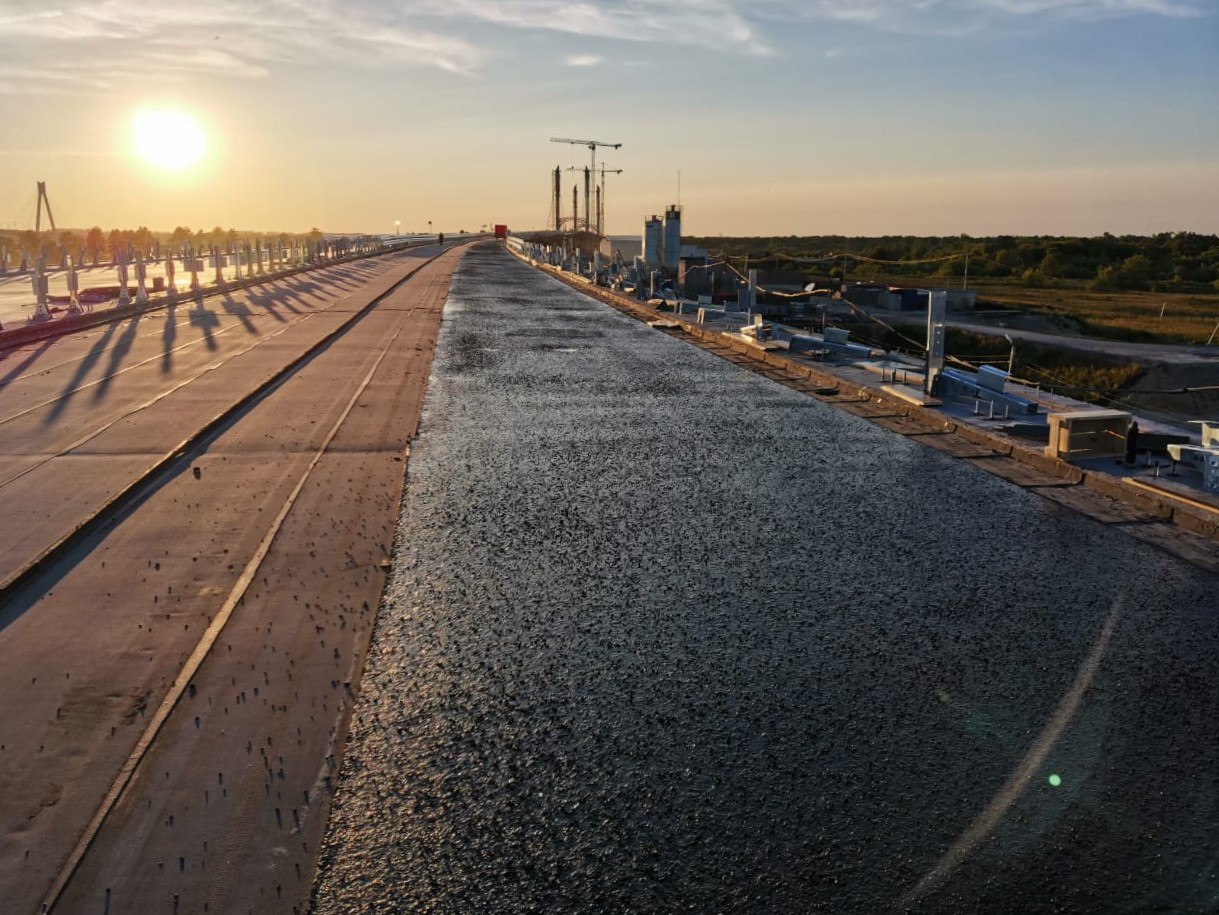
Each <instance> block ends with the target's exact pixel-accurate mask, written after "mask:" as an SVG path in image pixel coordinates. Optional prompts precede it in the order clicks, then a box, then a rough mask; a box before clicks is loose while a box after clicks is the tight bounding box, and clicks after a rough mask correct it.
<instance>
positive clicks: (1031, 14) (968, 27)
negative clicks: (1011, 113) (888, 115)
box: [764, 0, 1211, 34]
mask: <svg viewBox="0 0 1219 915" xmlns="http://www.w3.org/2000/svg"><path fill="white" fill-rule="evenodd" d="M764 2H765V0H764ZM766 5H767V6H768V7H769V9H768V12H769V13H770V14H771V15H775V14H778V15H781V16H788V17H789V16H797V17H799V18H803V19H819V20H829V21H833V22H840V23H847V24H854V25H860V26H867V27H871V28H876V29H883V30H886V31H911V32H939V33H948V34H951V33H962V32H973V31H979V30H983V29H986V28H988V27H1001V26H1003V25H1004V24H1010V23H1011V22H1013V21H1019V20H1031V19H1034V18H1036V19H1039V20H1042V21H1071V20H1076V21H1098V20H1102V19H1114V18H1118V17H1125V16H1138V15H1145V16H1167V17H1172V18H1190V17H1198V16H1205V15H1208V14H1209V13H1210V12H1211V11H1210V10H1208V9H1207V8H1206V7H1204V6H1203V5H1202V2H1201V0H806V2H804V3H799V4H796V3H792V2H790V0H773V2H770V3H767V4H766Z"/></svg>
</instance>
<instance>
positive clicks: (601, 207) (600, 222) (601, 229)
mask: <svg viewBox="0 0 1219 915" xmlns="http://www.w3.org/2000/svg"><path fill="white" fill-rule="evenodd" d="M621 174H622V169H620V168H606V167H605V163H604V162H602V163H601V185H600V186H599V187H598V188H597V234H598V235H604V234H605V176H606V175H621Z"/></svg>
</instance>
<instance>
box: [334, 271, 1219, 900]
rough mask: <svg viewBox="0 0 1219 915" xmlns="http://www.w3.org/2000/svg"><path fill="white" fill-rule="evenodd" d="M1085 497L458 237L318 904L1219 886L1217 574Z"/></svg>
mask: <svg viewBox="0 0 1219 915" xmlns="http://www.w3.org/2000/svg"><path fill="white" fill-rule="evenodd" d="M1118 527H1119V526H1118V525H1106V524H1104V523H1100V522H1098V521H1095V520H1092V519H1089V518H1085V517H1083V516H1080V515H1078V514H1076V513H1074V512H1072V511H1070V510H1069V509H1065V508H1062V507H1060V506H1058V505H1055V504H1053V503H1051V502H1049V501H1047V500H1045V499H1042V498H1040V497H1039V496H1037V495H1035V494H1033V493H1030V492H1028V491H1026V490H1024V489H1021V488H1020V487H1018V486H1015V485H1012V484H1010V483H1007V482H1005V481H1003V480H1000V479H998V478H996V477H993V476H991V475H989V474H987V473H985V472H983V471H981V470H979V469H977V468H975V467H972V466H969V465H968V464H967V463H965V462H962V461H958V460H955V459H953V458H951V457H949V456H946V455H943V454H940V453H938V452H936V451H933V450H931V449H928V448H924V447H922V446H920V445H919V444H918V443H917V442H915V441H912V440H910V439H907V438H903V437H901V436H896V435H893V434H891V433H889V432H887V431H885V430H883V429H881V428H878V427H877V426H874V425H872V424H870V423H868V422H866V421H865V420H863V419H860V418H857V417H854V416H850V415H848V414H845V413H843V412H840V411H837V410H835V409H833V408H831V407H829V406H826V405H824V404H821V403H819V402H817V401H816V400H814V399H812V398H808V397H805V396H803V395H801V394H799V393H796V392H794V391H791V390H789V389H787V388H785V387H782V386H780V385H777V384H774V383H771V382H769V381H767V380H765V379H763V378H760V377H759V376H757V375H755V374H751V373H749V372H745V371H742V370H741V369H739V368H737V367H735V366H733V365H731V364H729V363H727V362H724V361H722V360H720V359H718V358H716V357H715V356H713V355H710V354H708V353H707V352H704V351H702V350H699V349H696V348H694V347H691V346H688V345H686V344H684V343H682V342H681V341H679V340H676V339H673V338H671V337H669V336H667V335H665V334H663V333H660V332H657V331H655V330H652V329H649V328H648V327H646V326H645V325H643V324H641V323H639V322H636V321H634V320H632V319H630V318H627V317H624V316H623V315H621V314H619V313H617V312H615V311H613V310H612V309H609V308H608V307H606V306H604V305H601V304H599V303H597V302H594V301H592V300H590V299H588V298H587V297H584V296H582V295H580V294H579V293H578V292H575V291H572V290H570V289H568V288H566V287H565V286H563V285H561V284H560V283H558V282H557V281H555V280H553V279H551V278H549V277H546V276H544V275H542V274H540V273H539V272H536V271H534V270H532V269H530V268H529V267H527V266H525V265H523V264H520V263H518V262H516V261H515V260H513V259H511V258H510V257H508V256H507V255H506V254H503V253H501V252H494V251H490V250H487V251H478V252H475V253H473V254H471V255H470V256H468V257H467V258H466V259H465V261H464V262H463V264H462V265H461V267H460V269H459V271H458V273H457V274H456V275H455V277H454V281H453V287H452V291H451V294H450V298H449V303H448V305H447V306H446V312H445V317H444V322H443V325H442V330H441V338H440V343H439V347H438V350H437V354H436V359H435V361H434V363H433V365H432V375H431V380H430V382H429V389H428V394H427V400H426V405H425V411H424V416H423V421H422V425H421V433H420V436H419V438H418V439H417V440H416V442H415V443H414V445H413V446H412V454H411V461H410V470H409V479H408V484H407V489H406V493H405V498H404V502H403V507H402V514H401V517H400V521H399V528H398V533H397V539H396V545H395V567H394V570H393V573H392V576H391V580H390V582H389V585H388V589H387V594H386V599H385V602H384V604H383V606H382V610H381V614H380V616H379V619H378V622H377V628H376V631H375V634H374V639H373V645H372V648H371V651H370V655H369V658H368V662H367V666H366V669H365V675H364V680H363V686H362V691H361V693H360V695H359V698H358V700H357V701H356V704H355V709H354V713H353V723H352V734H351V739H350V743H349V747H348V754H347V758H346V761H345V763H344V767H343V770H342V775H341V778H340V780H339V782H338V792H337V795H336V799H335V804H334V808H333V814H332V817H331V821H330V827H329V831H328V834H327V838H326V845H325V849H324V851H323V857H322V864H321V868H320V873H319V880H318V883H317V885H316V887H315V889H314V897H313V906H314V910H315V911H316V912H318V913H324V915H330V913H351V912H429V913H446V912H452V913H492V912H508V911H510V912H547V913H551V912H564V913H565V912H589V913H600V912H655V911H664V912H686V911H688V912H757V913H772V912H778V913H784V912H791V913H804V912H810V911H827V912H868V913H871V912H877V911H884V910H886V909H888V910H910V911H919V912H928V913H931V912H935V913H940V912H960V913H966V912H976V911H1022V912H1063V911H1081V912H1082V911H1113V912H1143V911H1182V912H1194V911H1205V910H1214V909H1215V908H1216V907H1217V906H1219V830H1217V829H1216V825H1215V824H1216V822H1219V776H1217V775H1216V773H1217V772H1219V693H1217V690H1216V683H1217V682H1219V617H1217V616H1216V613H1215V609H1216V599H1215V594H1216V585H1217V584H1219V580H1217V579H1216V577H1215V576H1214V575H1211V574H1209V573H1206V572H1203V571H1200V570H1198V569H1197V568H1195V567H1193V566H1190V565H1188V564H1186V563H1184V562H1182V561H1180V560H1178V559H1175V558H1173V557H1171V556H1169V555H1166V554H1164V553H1162V552H1160V551H1158V550H1156V549H1154V548H1152V547H1150V546H1147V545H1145V544H1142V543H1139V542H1137V541H1135V540H1134V539H1132V538H1130V537H1127V536H1125V535H1124V534H1123V533H1122V532H1121V530H1120V529H1118Z"/></svg>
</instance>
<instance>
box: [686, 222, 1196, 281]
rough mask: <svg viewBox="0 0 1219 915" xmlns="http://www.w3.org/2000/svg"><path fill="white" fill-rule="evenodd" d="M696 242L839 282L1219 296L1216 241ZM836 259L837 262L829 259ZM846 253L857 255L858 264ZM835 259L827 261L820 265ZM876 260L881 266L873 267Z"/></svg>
mask: <svg viewBox="0 0 1219 915" xmlns="http://www.w3.org/2000/svg"><path fill="white" fill-rule="evenodd" d="M689 241H690V242H691V243H693V244H697V245H701V246H702V247H705V248H707V249H708V250H709V251H711V252H712V253H713V254H723V255H727V256H729V257H731V258H733V259H734V260H735V259H737V258H742V259H743V258H745V257H748V258H749V261H750V265H751V266H757V267H773V268H775V269H796V270H802V269H803V270H811V271H812V272H817V273H822V274H829V275H830V276H834V277H837V278H842V277H843V276H844V275H846V276H847V277H848V278H850V279H869V278H877V277H883V276H893V275H898V274H900V275H902V276H911V277H929V278H937V279H940V280H944V279H951V278H957V279H958V280H961V279H963V278H964V274H965V267H966V261H967V260H968V267H969V276H970V278H971V282H972V280H973V279H983V278H988V279H995V280H1001V281H1004V282H1007V283H1012V282H1018V283H1023V284H1026V285H1032V286H1054V285H1067V286H1084V287H1086V288H1089V289H1095V290H1150V291H1153V292H1190V293H1205V292H1219V236H1216V235H1201V234H1198V233H1196V232H1163V233H1160V234H1158V235H1121V236H1117V235H1110V234H1108V233H1106V234H1104V235H1100V236H1096V237H1093V238H1077V237H1071V236H1051V235H1038V236H1014V235H996V236H991V237H987V238H972V237H970V236H965V235H955V236H930V237H928V236H914V235H886V236H854V237H851V236H843V235H812V236H795V235H789V236H772V237H769V238H738V237H714V238H692V239H689ZM832 255H839V256H838V257H831V256H832ZM841 255H856V256H858V257H860V258H866V259H867V260H853V259H851V258H847V257H842V256H841ZM827 257H831V259H830V260H828V261H827V260H822V259H824V258H827ZM872 261H879V262H882V263H872Z"/></svg>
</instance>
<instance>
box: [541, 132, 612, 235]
mask: <svg viewBox="0 0 1219 915" xmlns="http://www.w3.org/2000/svg"><path fill="white" fill-rule="evenodd" d="M550 142H551V143H570V144H571V145H572V146H587V147H588V149H589V151H590V152H591V153H592V167H591V168H590V169H589V174H590V175H595V174H596V173H597V147H598V146H605V147H608V148H609V149H622V144H621V143H607V142H606V141H605V140H571V139H568V138H567V137H551V138H550ZM591 183H592V182H591V181H589V180H588V179H585V182H584V217H585V222H586V223H587V225H586V228H588V230H589V231H592V228H593V226H592V221H591V219H589V217H590V215H591V213H592V199H591V198H592V188H591Z"/></svg>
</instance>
